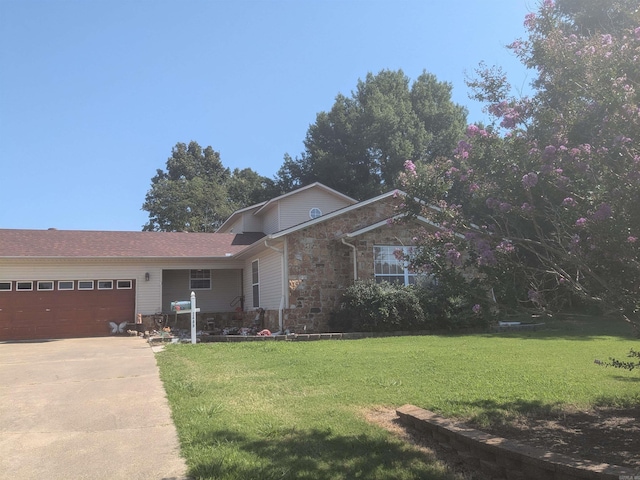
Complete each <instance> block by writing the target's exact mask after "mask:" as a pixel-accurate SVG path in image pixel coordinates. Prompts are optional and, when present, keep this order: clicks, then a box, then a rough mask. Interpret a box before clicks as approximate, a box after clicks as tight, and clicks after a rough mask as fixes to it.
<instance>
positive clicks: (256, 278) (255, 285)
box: [251, 260, 260, 308]
mask: <svg viewBox="0 0 640 480" xmlns="http://www.w3.org/2000/svg"><path fill="white" fill-rule="evenodd" d="M251 290H252V292H253V306H254V308H258V307H259V306H260V275H259V271H258V260H254V261H253V262H252V263H251Z"/></svg>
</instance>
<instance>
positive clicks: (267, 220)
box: [261, 204, 283, 235]
mask: <svg viewBox="0 0 640 480" xmlns="http://www.w3.org/2000/svg"><path fill="white" fill-rule="evenodd" d="M279 210H280V207H279V206H278V205H277V204H276V205H274V206H272V207H270V208H269V210H267V211H266V212H262V213H261V215H262V224H263V226H264V233H266V234H267V235H269V234H271V233H275V232H278V231H280V230H282V229H283V227H282V226H280V217H279Z"/></svg>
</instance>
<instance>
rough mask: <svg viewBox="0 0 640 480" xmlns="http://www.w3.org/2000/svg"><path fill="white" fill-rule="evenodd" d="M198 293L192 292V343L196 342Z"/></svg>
mask: <svg viewBox="0 0 640 480" xmlns="http://www.w3.org/2000/svg"><path fill="white" fill-rule="evenodd" d="M198 311H199V309H198V308H196V293H195V292H191V343H196V312H198Z"/></svg>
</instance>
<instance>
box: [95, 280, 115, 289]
mask: <svg viewBox="0 0 640 480" xmlns="http://www.w3.org/2000/svg"><path fill="white" fill-rule="evenodd" d="M112 289H113V280H98V290H112Z"/></svg>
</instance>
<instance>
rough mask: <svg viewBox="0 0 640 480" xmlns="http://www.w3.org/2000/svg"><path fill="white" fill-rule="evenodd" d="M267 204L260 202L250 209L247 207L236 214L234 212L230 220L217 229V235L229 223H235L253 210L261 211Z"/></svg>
mask: <svg viewBox="0 0 640 480" xmlns="http://www.w3.org/2000/svg"><path fill="white" fill-rule="evenodd" d="M265 203H267V202H260V203H256V204H255V205H251V206H249V207H245V208H241V209H240V210H236V211H235V212H233V213H232V214H231V215H230V216H229V218H227V219H226V220H225V221H224V222H223V223H222V225H220V226H219V227H218V228H217V229H216V233H219V232H220V231H221V230H222V229H223V228H224V227H225V226H226V225H227V224H228V223H233V222H234V221H235V219H236V218H237V217H238V216H239V215H241V214H243V213H246V212H248V211H250V210H252V209H259V208H260V207H263V206H264V204H265Z"/></svg>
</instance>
